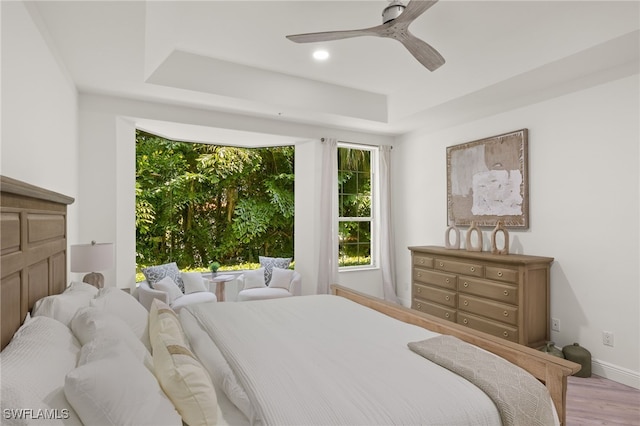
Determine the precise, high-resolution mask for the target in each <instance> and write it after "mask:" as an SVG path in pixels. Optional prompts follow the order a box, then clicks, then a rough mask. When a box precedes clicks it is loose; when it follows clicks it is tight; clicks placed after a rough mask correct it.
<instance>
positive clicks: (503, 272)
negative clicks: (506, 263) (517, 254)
mask: <svg viewBox="0 0 640 426" xmlns="http://www.w3.org/2000/svg"><path fill="white" fill-rule="evenodd" d="M485 277H486V278H489V279H491V280H498V281H505V282H508V283H514V284H518V271H517V270H515V269H509V268H500V267H494V266H487V267H486V275H485Z"/></svg>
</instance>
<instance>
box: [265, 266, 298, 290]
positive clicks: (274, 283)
mask: <svg viewBox="0 0 640 426" xmlns="http://www.w3.org/2000/svg"><path fill="white" fill-rule="evenodd" d="M292 279H293V271H292V270H291V269H282V268H275V267H274V268H273V270H272V271H271V282H270V283H269V288H284V289H285V290H289V287H290V286H291V280H292Z"/></svg>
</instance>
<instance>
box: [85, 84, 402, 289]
mask: <svg viewBox="0 0 640 426" xmlns="http://www.w3.org/2000/svg"><path fill="white" fill-rule="evenodd" d="M79 116H80V135H81V140H82V147H81V149H80V162H81V164H82V169H81V175H82V182H81V184H80V196H81V198H82V200H83V202H84V204H85V205H86V208H85V209H84V210H83V215H82V217H81V218H80V230H81V235H86V236H87V238H89V239H95V240H99V241H109V242H114V243H115V245H116V263H117V265H116V268H115V270H114V271H110V272H106V273H104V275H105V285H107V286H118V287H131V286H132V285H134V283H135V281H134V278H135V193H134V188H135V122H136V120H164V121H169V122H178V123H185V124H194V125H200V126H210V127H218V128H224V129H235V130H243V131H251V132H261V133H265V134H269V135H282V136H286V137H287V139H290V138H291V137H294V138H296V140H298V142H296V157H295V167H296V186H295V192H296V203H295V209H296V219H295V233H296V235H295V259H296V270H298V271H299V272H300V273H301V274H302V282H303V294H312V293H315V289H316V277H317V268H318V265H317V247H318V243H317V239H318V237H319V231H318V229H317V226H316V223H317V216H316V215H317V211H318V206H319V203H320V202H321V200H319V197H318V193H319V188H320V186H319V182H320V180H319V179H320V177H319V175H320V154H319V152H320V151H319V149H320V148H319V146H320V141H319V140H320V138H321V137H337V138H338V139H340V140H344V141H349V142H354V143H367V144H378V145H380V144H390V143H391V142H392V140H391V138H389V137H385V136H380V135H373V134H364V133H358V132H349V131H343V130H339V129H329V128H320V127H315V126H306V125H300V124H292V123H283V122H281V121H278V120H269V119H260V118H251V117H243V116H239V115H234V114H225V113H217V112H212V111H207V110H200V109H190V108H184V107H177V106H171V105H166V104H157V103H150V102H141V101H133V100H127V99H121V98H112V97H105V96H98V95H88V94H83V95H81V96H80V115H79ZM339 281H340V283H341V284H344V285H348V286H352V287H354V288H356V289H358V290H360V291H364V292H367V293H369V294H372V295H376V296H378V295H381V294H382V283H381V278H380V273H379V271H378V270H376V271H366V272H361V273H358V272H350V273H348V274H347V276H344V274H341V275H340V279H339Z"/></svg>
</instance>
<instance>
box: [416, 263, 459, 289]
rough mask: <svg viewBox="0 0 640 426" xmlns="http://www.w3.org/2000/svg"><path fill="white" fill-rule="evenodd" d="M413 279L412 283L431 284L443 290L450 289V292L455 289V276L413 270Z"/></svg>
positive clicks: (417, 269)
mask: <svg viewBox="0 0 640 426" xmlns="http://www.w3.org/2000/svg"><path fill="white" fill-rule="evenodd" d="M413 279H414V281H419V282H423V283H427V284H433V285H437V286H439V287H444V288H450V289H451V290H455V289H456V282H457V278H456V276H455V275H451V274H443V273H442V272H436V271H429V270H427V269H420V268H414V269H413Z"/></svg>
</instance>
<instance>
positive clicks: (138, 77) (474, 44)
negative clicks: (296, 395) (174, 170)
mask: <svg viewBox="0 0 640 426" xmlns="http://www.w3.org/2000/svg"><path fill="white" fill-rule="evenodd" d="M414 1H415V0H414ZM35 5H36V6H35V8H34V7H31V12H32V14H34V15H35V16H39V18H38V19H37V20H36V21H39V23H40V26H41V28H42V29H44V30H45V32H46V33H47V34H48V38H49V40H50V42H51V44H52V45H53V46H54V49H55V50H56V51H57V54H58V55H59V56H60V58H61V60H62V62H63V63H64V64H65V66H66V68H67V69H68V71H69V73H70V75H71V77H72V78H73V80H74V81H75V83H76V85H77V87H78V89H79V90H80V91H81V92H92V93H100V94H111V95H117V96H124V97H128V98H136V99H145V100H157V101H161V102H170V103H176V104H180V105H186V106H194V107H200V108H209V109H213V110H220V111H229V112H235V113H241V114H248V115H252V116H260V117H274V118H275V117H278V118H279V119H281V120H282V119H284V120H291V121H295V122H299V123H308V124H321V125H331V126H337V127H340V128H346V129H352V130H360V131H370V132H379V133H383V134H400V133H404V132H408V131H411V130H414V129H416V128H418V127H421V128H424V127H432V128H438V127H443V126H447V125H453V124H456V120H460V119H464V120H471V119H474V118H480V117H483V116H486V115H489V114H494V113H497V112H500V111H501V110H504V109H507V108H515V107H518V106H520V105H524V104H527V103H530V102H536V101H539V100H543V99H545V98H549V97H553V96H558V95H560V94H563V93H566V92H568V91H572V90H579V89H581V88H583V87H588V86H589V85H593V84H598V83H600V82H602V81H607V80H609V79H611V78H617V77H622V76H625V75H631V74H632V73H637V72H638V62H639V52H640V43H639V40H640V32H639V31H640V2H638V1H620V2H617V1H548V2H545V1H517V0H514V1H479V0H476V1H454V0H441V1H440V2H439V3H437V4H436V5H434V6H433V7H432V8H431V9H429V10H428V11H427V12H425V13H424V14H423V15H422V16H420V17H419V18H418V19H417V20H416V21H415V22H414V23H413V24H412V25H411V27H410V30H411V31H412V32H413V33H414V34H415V35H416V36H418V37H420V38H422V39H424V40H425V41H427V42H428V43H429V44H431V45H432V46H433V47H435V48H436V49H437V50H438V51H439V52H440V53H441V54H442V55H443V56H444V57H445V59H446V63H445V64H444V65H443V66H442V67H441V68H439V69H438V70H436V71H435V72H429V71H428V70H427V69H425V68H423V67H422V66H421V65H420V64H419V63H418V62H417V61H416V60H415V59H414V58H413V57H412V56H411V55H410V54H409V53H408V52H407V51H406V50H405V49H404V47H403V46H402V45H401V44H400V43H398V42H396V41H394V40H390V39H382V38H377V37H360V38H352V39H347V40H340V41H333V42H328V43H318V44H296V43H293V42H291V41H289V40H287V39H286V38H285V36H286V35H288V34H297V33H305V32H315V31H330V30H342V29H358V28H364V27H370V26H374V25H378V24H379V23H381V21H380V19H381V17H380V14H381V12H382V9H383V8H384V7H385V6H386V5H387V2H386V1H384V0H380V1H147V2H143V1H138V2H129V1H104V2H99V1H69V2H56V1H41V2H36V3H35ZM318 47H323V48H325V49H326V50H328V51H329V52H330V55H331V57H330V59H329V60H328V61H326V62H322V63H319V62H316V61H314V60H313V59H312V58H311V53H312V52H313V51H314V50H315V49H316V48H318ZM454 112H455V114H454ZM147 125H148V126H150V127H151V128H150V129H149V130H152V127H153V122H151V121H149V122H147ZM183 130H184V129H183ZM165 131H169V130H166V129H165ZM227 136H228V135H227Z"/></svg>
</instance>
